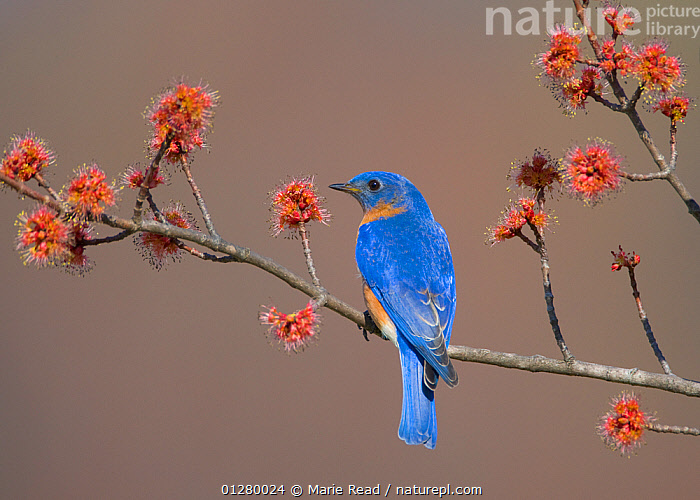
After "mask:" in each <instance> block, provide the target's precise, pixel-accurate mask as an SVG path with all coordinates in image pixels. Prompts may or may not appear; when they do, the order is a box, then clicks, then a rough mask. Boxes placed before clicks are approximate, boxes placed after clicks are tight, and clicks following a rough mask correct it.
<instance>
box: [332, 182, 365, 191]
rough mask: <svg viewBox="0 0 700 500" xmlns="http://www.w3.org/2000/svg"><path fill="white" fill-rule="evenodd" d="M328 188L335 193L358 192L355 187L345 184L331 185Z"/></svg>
mask: <svg viewBox="0 0 700 500" xmlns="http://www.w3.org/2000/svg"><path fill="white" fill-rule="evenodd" d="M328 187H329V188H331V189H335V190H336V191H342V192H343V193H348V194H353V193H357V192H358V191H359V189H357V188H356V187H353V186H351V185H349V184H347V183H342V184H331V185H330V186H328Z"/></svg>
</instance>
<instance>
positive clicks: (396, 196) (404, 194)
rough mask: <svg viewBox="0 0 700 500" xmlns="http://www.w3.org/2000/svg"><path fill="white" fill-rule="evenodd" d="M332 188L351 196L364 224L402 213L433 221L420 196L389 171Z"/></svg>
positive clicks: (401, 177) (367, 174)
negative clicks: (362, 216)
mask: <svg viewBox="0 0 700 500" xmlns="http://www.w3.org/2000/svg"><path fill="white" fill-rule="evenodd" d="M328 187H330V188H331V189H335V190H337V191H342V192H344V193H348V194H350V195H352V196H353V197H354V198H355V199H356V200H357V201H359V202H360V205H361V206H362V210H363V211H364V213H365V217H364V219H363V223H365V222H371V221H373V220H377V219H380V218H387V217H393V216H395V215H399V214H402V213H409V214H412V215H420V216H423V217H428V218H430V219H432V213H431V212H430V208H428V204H427V203H426V201H425V198H423V195H422V194H421V193H420V191H418V189H416V187H415V186H414V185H413V184H411V181H409V180H408V179H406V178H405V177H403V176H401V175H399V174H394V173H391V172H364V173H362V174H359V175H357V176H355V177H353V178H352V179H350V180H349V181H348V182H346V183H344V184H331V185H330V186H328Z"/></svg>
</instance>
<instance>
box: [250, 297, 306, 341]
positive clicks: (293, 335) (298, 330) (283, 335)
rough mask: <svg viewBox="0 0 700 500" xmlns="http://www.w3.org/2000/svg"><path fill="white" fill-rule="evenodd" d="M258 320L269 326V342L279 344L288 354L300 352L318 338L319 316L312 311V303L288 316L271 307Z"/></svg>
mask: <svg viewBox="0 0 700 500" xmlns="http://www.w3.org/2000/svg"><path fill="white" fill-rule="evenodd" d="M259 319H260V322H261V323H263V324H265V325H270V328H269V329H268V336H269V339H270V341H276V342H280V344H281V345H283V346H284V349H285V351H287V352H288V353H289V352H292V351H293V352H300V351H302V350H303V349H304V347H306V346H307V345H308V344H309V343H310V342H312V341H313V340H315V339H316V338H317V337H318V325H319V316H318V314H317V313H316V312H315V311H314V308H313V301H309V303H308V304H307V305H306V307H304V308H303V309H301V310H300V311H296V312H293V313H290V314H285V313H281V312H279V311H278V310H277V308H276V307H274V306H272V307H269V308H267V310H266V311H262V312H261V313H260V318H259Z"/></svg>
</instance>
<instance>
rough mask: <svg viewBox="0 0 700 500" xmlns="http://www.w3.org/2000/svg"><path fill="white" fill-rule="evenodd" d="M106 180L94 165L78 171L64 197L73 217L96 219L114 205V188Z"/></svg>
mask: <svg viewBox="0 0 700 500" xmlns="http://www.w3.org/2000/svg"><path fill="white" fill-rule="evenodd" d="M106 178H107V175H106V174H105V173H104V172H103V171H102V169H100V167H98V166H97V164H96V163H93V164H92V165H90V166H87V165H83V166H82V167H81V168H80V169H78V171H77V172H76V176H75V177H74V178H73V179H72V180H71V181H70V184H69V185H68V190H67V192H66V194H65V196H64V198H65V201H66V202H67V203H68V204H69V205H70V206H71V213H72V214H73V215H75V216H77V217H78V218H79V219H86V218H87V217H88V216H89V215H92V216H93V217H97V216H99V215H101V214H102V212H104V210H105V208H106V207H107V206H113V205H114V204H115V203H116V195H115V192H114V187H113V186H112V185H110V184H108V183H107V181H106Z"/></svg>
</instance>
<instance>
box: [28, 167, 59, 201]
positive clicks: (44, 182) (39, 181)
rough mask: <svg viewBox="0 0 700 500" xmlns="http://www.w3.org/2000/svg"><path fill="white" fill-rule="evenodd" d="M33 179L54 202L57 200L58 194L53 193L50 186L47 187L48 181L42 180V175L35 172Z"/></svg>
mask: <svg viewBox="0 0 700 500" xmlns="http://www.w3.org/2000/svg"><path fill="white" fill-rule="evenodd" d="M34 178H35V179H36V181H37V182H38V183H39V185H40V186H41V187H43V188H44V189H46V191H47V192H48V193H49V195H51V197H52V198H53V199H54V200H56V201H58V200H59V197H58V193H57V192H56V191H54V189H53V188H52V187H51V186H49V183H48V181H47V180H46V179H44V176H43V175H41V174H40V173H38V172H37V173H36V174H34Z"/></svg>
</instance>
